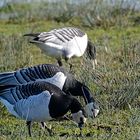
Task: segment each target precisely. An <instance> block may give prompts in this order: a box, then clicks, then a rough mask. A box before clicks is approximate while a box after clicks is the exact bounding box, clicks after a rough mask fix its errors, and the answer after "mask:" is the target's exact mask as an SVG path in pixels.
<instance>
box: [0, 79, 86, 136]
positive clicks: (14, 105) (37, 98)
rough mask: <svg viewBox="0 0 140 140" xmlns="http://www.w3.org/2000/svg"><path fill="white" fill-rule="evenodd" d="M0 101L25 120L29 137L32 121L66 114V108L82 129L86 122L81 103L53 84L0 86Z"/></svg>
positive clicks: (41, 82) (40, 82)
mask: <svg viewBox="0 0 140 140" xmlns="http://www.w3.org/2000/svg"><path fill="white" fill-rule="evenodd" d="M0 101H1V102H2V103H3V104H4V105H5V106H6V107H7V109H8V111H9V112H10V113H11V114H13V115H14V116H16V117H18V118H20V119H24V120H26V123H27V125H28V132H29V135H30V136H31V122H41V123H42V124H43V125H44V123H43V122H44V121H49V120H52V119H54V118H59V117H62V116H63V115H65V114H66V113H67V112H68V111H69V110H70V111H71V113H72V118H73V120H74V121H75V122H76V123H77V124H78V127H79V128H80V129H81V128H82V126H83V124H84V123H85V121H86V118H85V116H86V115H85V112H84V109H83V108H82V105H81V104H80V103H79V102H78V100H77V99H76V98H74V97H73V96H71V95H66V94H65V93H64V92H63V91H61V90H60V89H59V88H58V87H56V86H55V85H53V84H50V83H47V82H43V81H38V82H32V83H27V84H23V85H17V86H16V87H14V86H13V85H6V86H0Z"/></svg>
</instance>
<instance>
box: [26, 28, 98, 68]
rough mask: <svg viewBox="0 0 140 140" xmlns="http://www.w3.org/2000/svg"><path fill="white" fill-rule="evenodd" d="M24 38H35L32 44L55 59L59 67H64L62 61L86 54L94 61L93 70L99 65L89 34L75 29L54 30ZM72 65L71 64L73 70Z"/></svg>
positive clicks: (31, 41)
mask: <svg viewBox="0 0 140 140" xmlns="http://www.w3.org/2000/svg"><path fill="white" fill-rule="evenodd" d="M24 36H30V37H33V39H32V40H30V43H34V44H36V45H37V46H38V47H39V48H40V49H41V50H42V52H43V53H46V54H47V55H49V56H52V57H55V58H56V59H57V62H58V64H59V66H62V61H61V59H62V58H63V59H65V61H66V62H67V61H68V60H69V59H70V58H72V57H80V56H82V55H83V54H84V53H85V52H87V56H88V57H89V58H90V59H91V60H93V68H95V65H96V64H97V61H96V48H95V46H94V45H93V43H92V42H91V41H89V39H88V37H87V34H86V33H84V32H83V31H81V30H80V29H78V28H75V27H65V28H60V29H53V30H51V31H49V32H42V33H29V34H25V35H24ZM71 66H72V64H70V68H71Z"/></svg>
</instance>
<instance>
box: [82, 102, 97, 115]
mask: <svg viewBox="0 0 140 140" xmlns="http://www.w3.org/2000/svg"><path fill="white" fill-rule="evenodd" d="M85 111H86V113H87V115H88V117H91V118H94V117H96V116H97V115H98V113H99V109H95V108H94V106H93V102H92V103H89V104H87V105H86V106H85Z"/></svg>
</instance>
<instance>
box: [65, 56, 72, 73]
mask: <svg viewBox="0 0 140 140" xmlns="http://www.w3.org/2000/svg"><path fill="white" fill-rule="evenodd" d="M68 60H69V58H67V57H66V58H65V61H66V63H68V64H69V66H70V71H71V70H72V64H71V63H70V62H69V61H68Z"/></svg>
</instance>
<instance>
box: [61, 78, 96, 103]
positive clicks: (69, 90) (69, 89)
mask: <svg viewBox="0 0 140 140" xmlns="http://www.w3.org/2000/svg"><path fill="white" fill-rule="evenodd" d="M63 91H64V92H65V93H66V94H71V95H73V96H83V98H84V101H85V103H86V104H87V103H90V102H93V100H94V99H93V97H92V94H91V91H90V89H89V88H88V87H86V86H85V85H84V84H82V83H81V82H79V81H77V80H76V79H75V78H74V77H73V76H67V79H66V81H65V84H64V86H63Z"/></svg>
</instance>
